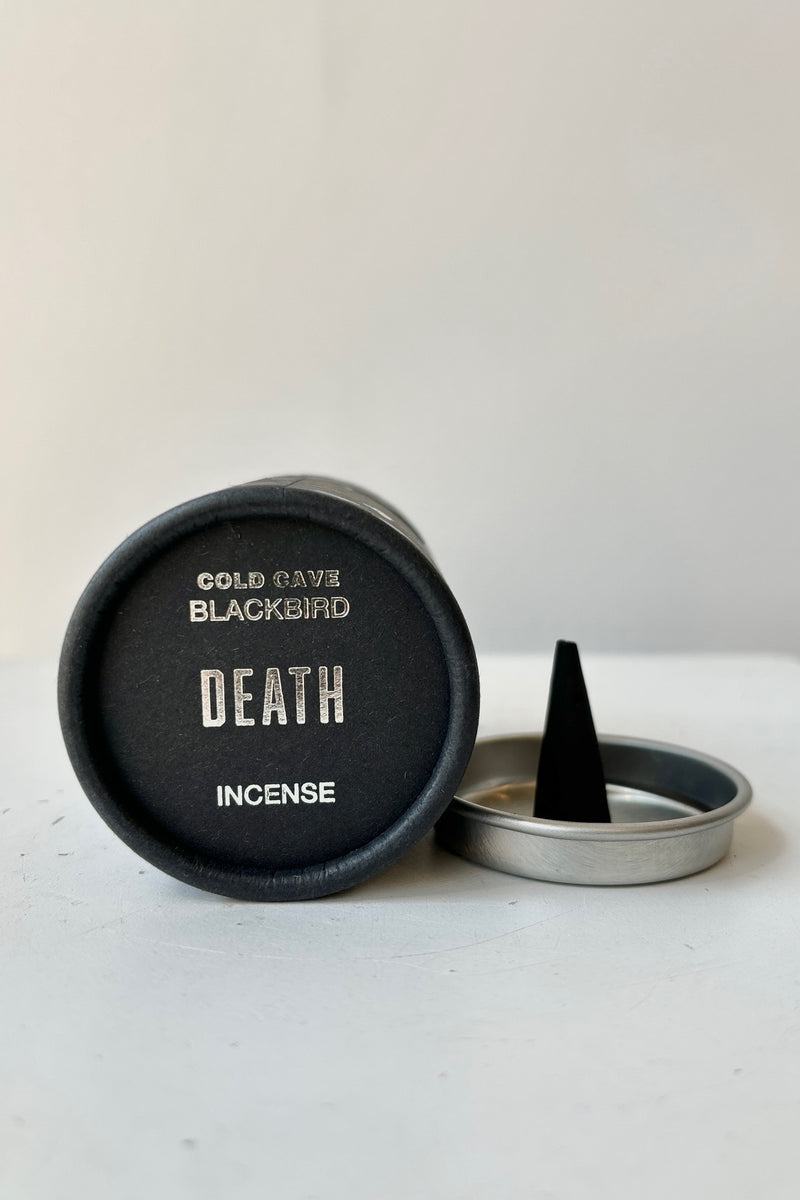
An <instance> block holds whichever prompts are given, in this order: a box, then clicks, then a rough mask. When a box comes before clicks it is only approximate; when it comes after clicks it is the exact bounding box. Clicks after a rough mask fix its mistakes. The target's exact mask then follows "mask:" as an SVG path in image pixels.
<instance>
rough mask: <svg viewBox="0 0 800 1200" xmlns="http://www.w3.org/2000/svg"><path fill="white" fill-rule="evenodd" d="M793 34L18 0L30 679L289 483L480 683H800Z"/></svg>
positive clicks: (12, 482)
mask: <svg viewBox="0 0 800 1200" xmlns="http://www.w3.org/2000/svg"><path fill="white" fill-rule="evenodd" d="M799 39H800V6H798V4H797V3H796V0H785V2H782V3H780V2H775V0H753V2H741V0H739V2H737V0H670V2H669V3H666V2H665V0H661V2H653V0H635V2H634V0H627V2H626V0H605V2H604V3H602V4H598V3H595V2H593V0H541V2H532V0H527V2H522V0H520V2H509V0H491V2H489V0H483V2H467V0H439V2H437V0H413V2H412V0H403V2H402V3H400V2H398V3H395V2H394V0H392V2H384V3H381V2H379V0H361V2H354V0H329V2H328V3H322V2H317V3H311V2H308V0H296V2H293V0H285V2H284V3H275V2H267V0H225V2H224V3H222V2H220V0H96V2H94V3H92V2H87V0H83V2H81V3H68V2H66V3H65V2H63V0H58V2H56V0H53V2H50V3H48V2H46V0H7V2H6V3H5V4H4V5H3V6H2V8H0V173H1V175H0V262H2V283H1V284H0V337H2V353H1V354H0V397H1V398H2V405H3V432H4V436H3V438H2V447H1V452H2V463H0V478H1V479H2V487H3V489H4V496H3V521H2V525H3V535H4V539H5V544H4V546H3V548H2V563H3V586H2V588H0V605H2V608H0V630H1V631H2V642H1V644H0V648H2V649H3V650H5V651H12V652H21V651H37V652H40V651H51V650H53V649H55V648H56V646H57V645H58V642H59V640H60V637H61V634H62V632H63V627H64V625H65V623H66V620H67V618H68V615H69V612H70V610H71V607H72V604H73V603H74V601H75V599H76V598H77V595H78V593H79V591H80V590H81V588H82V587H83V585H84V583H85V582H86V581H87V579H88V577H89V575H90V574H91V572H92V571H93V570H94V568H95V567H96V566H97V565H98V563H99V562H100V560H101V559H102V558H103V557H104V556H105V554H106V553H107V552H108V551H110V550H111V549H112V548H113V546H115V545H116V544H117V543H118V542H119V541H120V540H121V539H122V538H123V537H124V536H125V535H126V534H127V533H128V532H130V531H131V530H132V529H133V528H134V527H135V526H137V525H139V524H141V523H142V522H144V521H145V520H147V519H148V518H149V517H151V516H153V515H155V514H156V513H157V512H159V511H161V510H163V509H165V508H167V507H169V506H171V505H172V504H175V503H178V502H180V501H182V500H184V499H187V498H189V497H190V496H193V495H196V494H199V493H201V492H205V491H211V490H213V489H215V488H217V487H220V486H224V485H227V484H229V483H234V482H239V481H244V480H247V479H252V478H255V477H259V476H263V475H268V474H270V473H278V472H281V473H283V472H288V471H294V470H307V471H320V472H325V473H328V474H334V475H340V476H343V477H346V478H351V479H353V480H354V481H358V482H362V483H364V484H365V485H367V486H368V487H370V488H372V489H374V490H376V491H378V492H380V493H382V494H384V495H385V496H386V498H387V499H389V500H390V501H392V502H393V503H395V504H396V505H397V506H398V507H400V508H401V509H404V510H405V511H406V512H407V514H408V515H409V517H410V518H411V519H412V521H414V522H415V523H416V524H417V525H418V526H420V527H421V529H422V531H423V533H424V534H425V535H426V537H427V540H428V542H429V544H430V546H431V547H432V549H433V551H434V554H435V556H436V557H437V559H438V561H439V563H440V565H441V567H442V569H443V571H444V573H445V575H446V577H447V578H448V580H449V582H450V583H451V586H452V587H453V589H454V591H455V592H456V594H457V595H458V597H459V599H460V600H461V602H462V606H463V608H464V610H465V613H466V615H467V618H468V620H469V622H470V624H471V626H472V628H473V632H474V634H475V637H476V641H477V642H478V645H479V647H481V648H484V649H502V648H519V649H538V648H545V647H547V646H548V645H549V644H550V642H551V641H552V640H553V639H554V638H555V637H557V636H563V637H574V638H577V639H578V640H580V641H581V643H582V645H583V646H584V647H585V648H586V649H606V648H607V649H612V648H616V649H619V648H622V649H625V648H656V649H661V648H663V649H672V648H686V649H694V648H710V649H714V648H749V649H755V648H769V649H788V650H794V651H796V650H798V649H800V621H799V618H798V614H799V613H800V603H799V601H800V594H799V593H800V568H798V538H797V532H796V518H797V513H798V508H800V470H798V466H799V465H800V464H799V463H798V445H799V439H798V431H799V429H800V418H799V417H798V411H797V395H798V383H799V382H800V368H799V366H798V316H799V315H800V304H799V303H798V299H799V295H798V279H799V278H800V276H799V275H798V267H799V266H800V263H798V257H799V256H798V232H799V231H800V217H799V215H798V214H800V168H799V166H798V163H799V161H800V160H799V159H798V101H799V100H800V84H799V83H798V78H799V77H800V76H799V73H798V45H800V41H799Z"/></svg>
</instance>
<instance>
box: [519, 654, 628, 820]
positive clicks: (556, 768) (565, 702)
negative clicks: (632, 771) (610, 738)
mask: <svg viewBox="0 0 800 1200" xmlns="http://www.w3.org/2000/svg"><path fill="white" fill-rule="evenodd" d="M534 815H535V816H537V817H544V818H546V819H547V820H550V821H592V822H594V821H610V820H611V816H610V814H609V811H608V800H607V798H606V784H605V778H604V776H603V764H602V762H601V760H600V748H599V746H598V744H597V734H596V733H595V731H594V721H593V720H592V710H591V708H590V707H589V697H588V695H587V693H586V684H585V683H584V680H583V671H582V670H581V660H580V657H579V655H578V647H577V646H576V645H575V643H574V642H557V643H556V652H555V657H554V659H553V674H552V677H551V679H550V699H549V701H548V705H547V721H546V723H545V731H544V737H543V738H542V750H541V754H540V756H539V770H538V774H537V777H536V807H535V811H534Z"/></svg>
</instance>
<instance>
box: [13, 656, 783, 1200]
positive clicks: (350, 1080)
mask: <svg viewBox="0 0 800 1200" xmlns="http://www.w3.org/2000/svg"><path fill="white" fill-rule="evenodd" d="M584 664H585V671H586V676H587V682H588V685H589V691H590V695H591V697H592V702H593V706H594V711H595V718H596V723H597V726H598V728H599V729H601V730H603V731H604V732H607V733H622V734H628V735H640V736H643V737H648V738H655V739H659V740H664V741H672V742H678V743H681V744H683V745H686V746H690V747H695V748H697V749H701V750H704V751H706V752H707V753H709V754H713V755H715V756H717V757H719V758H723V759H727V760H728V761H730V762H731V763H733V764H734V765H735V766H737V767H738V768H739V769H740V770H741V771H743V772H744V774H745V775H747V776H748V777H749V778H750V780H751V782H752V784H753V788H754V792H755V800H754V803H753V805H752V807H751V808H750V810H749V811H748V812H747V813H746V814H745V815H744V816H743V817H742V818H741V819H740V820H739V821H738V822H737V825H736V834H735V838H734V852H733V854H732V855H731V856H730V857H729V858H728V859H726V860H725V861H724V862H723V863H721V864H719V865H718V866H716V867H714V868H712V869H711V870H709V871H707V872H705V873H703V874H701V875H697V876H695V877H693V878H690V879H684V880H678V881H674V882H670V883H664V884H657V885H652V886H649V887H638V888H611V889H600V888H581V887H574V886H568V885H556V884H544V883H536V882H533V881H529V880H523V879H516V878H513V877H510V876H504V875H501V874H497V873H494V872H492V871H489V870H486V869H483V868H480V867H477V866H473V865H471V864H469V863H466V862H463V861H461V860H459V859H457V858H455V857H452V856H451V855H449V854H447V853H446V852H445V851H443V850H441V849H439V848H437V847H436V846H434V844H433V843H432V841H431V839H430V838H428V839H427V840H426V841H425V842H424V843H422V844H421V845H419V846H418V847H417V848H416V849H415V850H413V851H412V852H411V853H410V854H409V855H408V856H407V857H406V858H405V859H404V860H403V861H402V862H400V863H398V864H397V865H396V866H395V867H393V868H392V869H391V870H389V871H387V872H386V873H385V874H384V875H383V876H381V877H380V878H378V879H375V880H373V881H371V882H370V883H368V884H365V885H363V886H362V887H359V888H357V889H355V890H353V891H351V892H348V893H345V894H342V895H339V896H334V897H331V898H329V899H326V900H323V901H316V902H307V903H304V904H286V905H259V904H245V903H239V902H236V901H232V900H225V899H221V898H218V897H214V896H210V895H207V894H205V893H203V892H199V891H196V890H194V889H192V888H190V887H187V886H184V885H183V884H180V883H177V882H176V881H174V880H172V879H170V878H168V877H167V876H165V875H162V874H161V873H160V872H158V871H157V870H155V869H154V868H152V867H150V866H149V865H148V864H146V863H144V862H142V861H140V860H139V859H138V858H137V857H136V856H135V855H134V854H133V853H132V852H131V851H130V850H128V849H127V848H126V847H125V846H124V845H122V843H121V842H119V841H118V840H117V839H116V838H115V837H114V835H113V834H112V833H111V832H110V831H109V830H108V829H107V828H106V827H105V825H104V824H103V823H102V821H101V820H100V818H99V817H97V816H96V814H95V813H94V810H93V809H92V808H91V806H90V805H89V803H88V801H87V800H86V799H85V798H84V796H83V794H82V792H81V791H80V788H79V786H78V784H77V782H76V781H75V778H74V776H73V774H72V771H71V769H70V767H69V765H68V762H67V759H66V755H65V752H64V750H63V748H62V745H61V741H60V735H59V732H58V727H57V721H56V717H55V712H54V708H55V705H54V679H55V668H54V666H52V665H48V664H45V665H31V664H29V663H24V662H10V663H6V664H4V665H3V667H2V673H1V674H0V682H2V702H3V706H4V707H3V712H2V720H1V721H0V739H2V749H1V751H0V753H2V763H3V776H2V778H3V786H2V797H1V798H0V814H2V815H0V831H1V833H2V838H1V840H0V853H1V854H2V864H0V901H1V902H2V926H1V927H0V948H1V950H2V975H1V976H0V983H1V990H0V1196H2V1197H3V1200H17V1198H18V1197H20V1198H24V1200H40V1198H41V1200H45V1198H46V1200H62V1198H72V1197H80V1198H81V1200H95V1198H97V1200H101V1198H102V1200H129V1198H130V1200H144V1198H148V1200H152V1198H160V1197H169V1198H170V1200H182V1198H183V1197H187V1198H188V1197H191V1198H193V1200H194V1198H199V1200H205V1198H208V1200H229V1198H231V1200H232V1198H237V1197H244V1198H250V1197H253V1198H255V1197H258V1198H259V1200H339V1198H341V1200H362V1198H363V1200H405V1198H407V1197H409V1198H410V1197H413V1198H417V1197H419V1198H424V1200H428V1198H430V1200H461V1198H465V1200H466V1198H470V1200H471V1198H472V1197H476V1198H477V1197H480V1198H482V1200H483V1198H484V1197H488V1198H491V1200H517V1198H519V1200H545V1198H547V1200H556V1198H558V1200H583V1198H584V1197H586V1198H589V1197H592V1198H593V1200H596V1198H597V1197H601V1198H605V1197H608V1198H609V1200H611V1198H612V1197H613V1198H614V1200H620V1198H622V1200H627V1198H631V1200H633V1198H636V1200H661V1198H662V1197H663V1198H665V1200H666V1198H667V1197H669V1198H670V1200H672V1198H673V1197H676V1196H682V1197H698V1198H703V1200H715V1198H717V1197H720V1198H722V1197H724V1198H725V1200H735V1198H739V1197H741V1198H742V1200H753V1198H754V1197H765V1198H768V1200H782V1198H783V1197H786V1198H790V1197H791V1200H796V1197H797V1196H798V1195H800V795H799V794H798V750H800V663H798V662H797V661H795V660H792V659H788V658H780V657H764V656H758V657H742V656H735V657H733V656H730V657H729V656H725V657H719V656H713V657H711V656H709V657H704V656H691V657H689V656H687V657H675V656H664V657H658V656H648V657H623V656H591V655H587V656H585V659H584ZM548 673H549V662H548V661H547V660H546V659H544V658H542V657H521V656H520V657H514V658H485V659H484V660H483V661H482V678H483V690H484V703H483V714H484V715H483V722H482V731H483V732H484V733H498V732H517V731H520V730H524V729H526V728H530V729H533V728H541V724H542V719H543V714H544V707H545V703H546V695H547V680H548Z"/></svg>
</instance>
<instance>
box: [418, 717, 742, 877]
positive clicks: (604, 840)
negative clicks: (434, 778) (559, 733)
mask: <svg viewBox="0 0 800 1200" xmlns="http://www.w3.org/2000/svg"><path fill="white" fill-rule="evenodd" d="M599 743H600V752H601V757H602V760H603V767H604V771H605V775H606V779H607V780H608V781H609V782H608V787H607V791H608V802H609V809H610V812H611V824H588V823H582V822H571V821H549V820H543V819H539V818H536V817H535V816H531V813H533V811H534V804H535V794H536V785H535V782H533V781H534V780H535V777H536V768H537V765H538V757H539V750H540V748H541V737H540V736H539V735H531V736H515V737H505V738H488V739H484V740H482V741H479V742H478V743H477V744H476V747H475V751H474V753H473V756H472V759H471V760H470V764H469V767H468V769H467V772H466V775H465V776H464V779H463V780H462V783H461V786H460V787H459V789H458V792H457V795H456V798H455V800H454V801H453V803H452V804H451V805H450V807H449V808H448V809H447V811H446V812H445V814H444V816H443V817H442V818H441V819H440V820H439V822H438V824H437V826H436V832H437V838H438V840H439V842H440V843H441V844H442V845H443V846H445V847H446V848H447V849H448V850H451V851H453V852H454V853H456V854H459V855H461V856H462V857H463V858H467V859H470V860H471V861H472V862H476V863H480V864H481V865H482V866H487V867H491V868H493V869H494V870H499V871H505V872H507V873H508V874H512V875H521V876H525V877H527V878H531V879H540V880H545V881H548V882H553V883H573V884H590V885H619V884H639V883H656V882H659V881H663V880H668V879H677V878H679V877H681V876H684V875H692V874H695V873H696V872H697V871H703V870H705V869H706V868H707V867H710V866H712V865H713V864H714V863H716V862H718V861H719V860H720V859H721V858H723V857H724V856H725V855H726V854H727V852H728V850H729V849H730V845H731V839H732V836H733V819H734V817H736V816H737V815H738V814H739V813H740V812H742V811H743V810H744V808H746V806H747V804H748V803H749V802H750V798H751V789H750V785H749V783H748V782H747V780H746V779H745V778H744V776H742V775H740V774H739V772H738V771H736V770H735V769H734V768H733V767H730V766H728V765H727V764H726V763H722V762H720V761H718V760H717V759H713V758H710V757H708V756H707V755H703V754H698V753H696V752H695V751H690V750H684V749H682V748H680V747H676V746H669V745H666V744H664V743H660V742H649V741H641V740H637V739H631V738H600V739H599Z"/></svg>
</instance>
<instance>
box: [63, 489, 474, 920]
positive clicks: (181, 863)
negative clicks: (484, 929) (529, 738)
mask: <svg viewBox="0 0 800 1200" xmlns="http://www.w3.org/2000/svg"><path fill="white" fill-rule="evenodd" d="M59 709H60V715H61V723H62V729H63V732H64V738H65V741H66V744H67V748H68V751H69V754H70V757H71V759H72V763H73V766H74V767H75V771H76V773H77V775H78V778H79V779H80V781H81V783H82V785H83V787H84V789H85V791H86V792H87V794H88V796H89V798H90V800H91V801H92V803H93V804H94V806H95V807H96V808H97V810H98V811H99V812H100V814H101V816H103V818H104V819H105V820H106V821H107V823H108V824H109V825H110V826H111V828H112V829H113V830H114V831H115V832H116V833H117V834H118V835H119V836H120V837H121V838H122V839H123V840H124V841H125V842H127V844H128V845H129V846H131V847H132V848H133V849H134V850H136V851H137V852H138V853H139V854H140V855H142V857H144V858H145V859H147V860H148V861H150V862H151V863H153V864H155V865H156V866H158V867H160V868H161V869H162V870H164V871H166V872H168V873H169V874H171V875H174V876H176V877H177V878H178V879H182V880H184V881H186V882H187V883H192V884H194V885H195V886H197V887H201V888H205V889H207V890H209V891H213V892H218V893H221V894H223V895H228V896H234V897H240V898H243V899H264V900H286V899H306V898H311V897H315V896H323V895H326V894H328V893H330V892H335V891H338V890H340V889H342V888H345V887H349V886H351V885H352V884H355V883H358V882H360V881H361V880H363V879H365V878H367V877H368V876H369V875H371V874H373V873H374V872H375V871H378V870H380V869H381V868H383V867H385V866H386V865H388V864H389V863H390V862H392V861H393V860H394V859H396V858H397V857H398V856H399V855H400V854H402V853H403V851H404V850H406V849H407V848H408V847H409V846H411V845H412V844H413V843H414V842H415V841H416V840H417V839H418V838H420V837H421V836H422V835H423V834H424V833H425V832H426V831H427V830H428V829H429V828H430V827H431V826H432V825H433V823H434V821H435V820H436V819H437V817H438V816H439V815H440V814H441V812H442V811H443V810H444V808H445V807H446V805H447V804H448V802H449V801H450V800H451V799H452V796H453V793H454V791H455V787H456V785H457V783H458V781H459V780H460V778H461V776H462V775H463V773H464V770H465V767H466V764H467V762H468V760H469V756H470V752H471V750H472V746H473V743H474V739H475V731H476V727H477V719H478V674H477V665H476V661H475V654H474V650H473V647H472V642H471V640H470V637H469V633H468V631H467V628H466V625H465V622H464V619H463V617H462V615H461V612H460V610H459V608H458V605H457V604H456V601H455V600H454V598H453V596H452V594H451V592H450V591H449V589H448V588H447V586H446V584H445V583H444V581H443V580H442V578H441V576H440V575H439V573H438V571H437V570H436V568H435V566H434V565H433V563H432V562H431V559H430V557H429V555H428V552H427V550H426V548H425V546H424V543H423V542H422V540H421V539H420V537H419V535H418V534H417V533H416V531H415V530H414V529H413V528H412V527H411V526H410V525H408V523H407V522H406V521H405V519H404V518H403V517H402V516H401V515H400V514H399V513H397V512H396V511H395V510H394V509H391V508H389V507H388V506H387V505H385V504H384V502H383V501H380V500H379V499H378V498H377V497H375V496H373V495H371V494H370V493H366V492H363V491H360V490H358V489H355V488H352V487H351V486H350V485H347V484H342V483H339V482H337V481H333V480H326V479H319V478H299V479H298V478H286V479H276V480H264V481H263V482H260V483H255V484H248V485H245V486H242V487H235V488H231V489H229V490H226V491H222V492H217V493H214V494H212V495H208V496H203V497H200V498H199V499H197V500H193V501H191V502H190V503H188V504H184V505H181V506H180V507H178V508H175V509H172V510H171V511H170V512H167V513H165V514H163V515H162V516H160V517H157V518H156V519H155V520H154V521H151V522H150V523H149V524H148V525H145V526H144V527H143V528H142V529H140V530H138V531H137V532H136V533H134V534H133V535H132V536H131V537H130V538H128V539H127V541H125V542H124V543H123V544H122V545H121V546H120V547H119V548H118V549H117V550H116V551H115V552H114V553H113V554H112V555H111V556H110V558H109V559H107V561H106V562H105V563H104V564H103V565H102V567H101V568H100V569H99V571H98V572H97V574H96V575H95V576H94V578H93V579H92V580H91V582H90V584H89V585H88V587H87V589H86V591H85V592H84V594H83V596H82V597H81V599H80V601H79V603H78V606H77V608H76V611H75V613H74V615H73V618H72V621H71V623H70V626H69V629H68V631H67V635H66V638H65V642H64V648H63V651H62V657H61V669H60V677H59Z"/></svg>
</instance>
